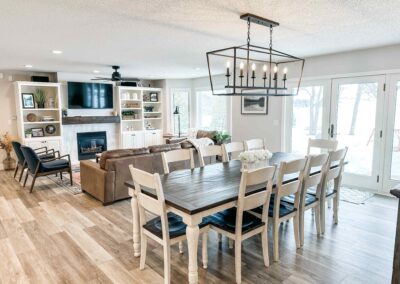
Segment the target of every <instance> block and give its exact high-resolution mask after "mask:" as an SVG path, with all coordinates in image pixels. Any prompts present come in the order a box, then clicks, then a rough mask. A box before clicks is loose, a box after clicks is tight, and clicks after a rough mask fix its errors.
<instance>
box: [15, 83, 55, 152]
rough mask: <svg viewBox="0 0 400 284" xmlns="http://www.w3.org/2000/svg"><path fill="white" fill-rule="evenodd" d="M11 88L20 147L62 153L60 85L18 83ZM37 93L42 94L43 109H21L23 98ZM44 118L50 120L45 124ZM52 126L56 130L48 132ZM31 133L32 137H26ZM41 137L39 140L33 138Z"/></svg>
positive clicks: (26, 107) (30, 107) (35, 105)
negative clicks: (13, 91) (37, 91)
mask: <svg viewBox="0 0 400 284" xmlns="http://www.w3.org/2000/svg"><path fill="white" fill-rule="evenodd" d="M14 87H15V96H16V97H15V98H16V99H15V101H16V108H17V109H16V110H17V125H18V137H19V140H20V141H21V143H22V144H26V145H28V146H30V147H32V148H39V147H43V146H47V147H48V148H52V149H55V150H56V151H57V150H61V144H62V138H61V136H62V124H61V84H59V83H40V82H22V81H18V82H15V83H14ZM37 89H40V90H43V91H44V93H45V96H46V103H45V106H44V108H39V107H38V105H37V104H36V103H34V105H33V106H32V105H30V106H29V105H25V107H24V103H23V94H34V93H35V91H36V90H37ZM28 107H29V108H28ZM32 107H33V108H32ZM46 118H47V119H49V118H50V119H52V120H51V121H48V120H46ZM52 126H53V127H54V128H55V131H54V133H52V131H51V130H52V128H53V127H52ZM46 128H47V129H46ZM50 128H51V129H50ZM32 131H33V134H32V136H31V135H29V133H30V132H32ZM42 134H43V136H41V137H34V136H37V135H42Z"/></svg>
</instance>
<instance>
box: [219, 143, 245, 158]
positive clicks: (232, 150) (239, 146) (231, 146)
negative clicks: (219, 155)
mask: <svg viewBox="0 0 400 284" xmlns="http://www.w3.org/2000/svg"><path fill="white" fill-rule="evenodd" d="M222 148H223V151H224V154H225V157H226V159H227V160H228V161H229V160H231V159H234V158H236V157H237V155H238V154H239V153H240V152H243V151H244V145H243V142H230V143H227V144H223V145H222Z"/></svg>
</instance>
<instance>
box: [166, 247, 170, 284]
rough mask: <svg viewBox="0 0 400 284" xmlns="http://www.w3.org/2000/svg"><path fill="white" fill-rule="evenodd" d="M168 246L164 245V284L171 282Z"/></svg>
mask: <svg viewBox="0 0 400 284" xmlns="http://www.w3.org/2000/svg"><path fill="white" fill-rule="evenodd" d="M170 249H171V248H170V246H169V245H168V244H167V243H164V283H165V284H169V283H170V282H171V263H170V261H171V251H170Z"/></svg>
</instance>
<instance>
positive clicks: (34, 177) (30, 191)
mask: <svg viewBox="0 0 400 284" xmlns="http://www.w3.org/2000/svg"><path fill="white" fill-rule="evenodd" d="M35 181H36V175H34V176H33V180H32V184H31V188H30V189H29V193H32V191H33V186H34V185H35Z"/></svg>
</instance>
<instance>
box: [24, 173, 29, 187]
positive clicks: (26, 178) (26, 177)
mask: <svg viewBox="0 0 400 284" xmlns="http://www.w3.org/2000/svg"><path fill="white" fill-rule="evenodd" d="M28 175H29V173H28V171H27V172H26V176H25V180H24V187H25V185H26V181H27V180H28Z"/></svg>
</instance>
